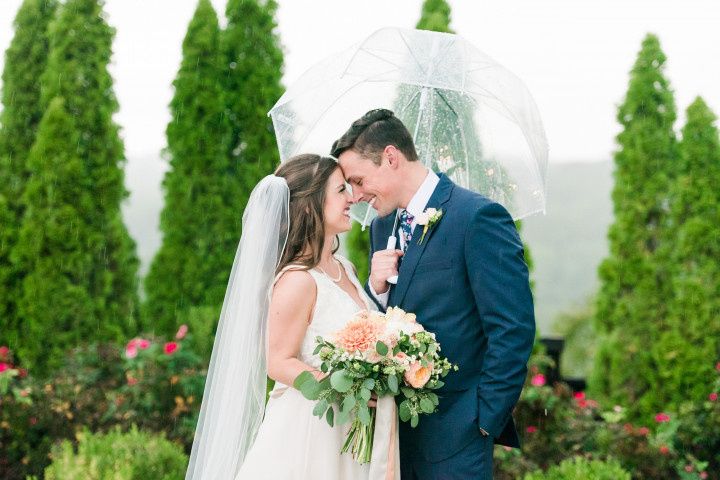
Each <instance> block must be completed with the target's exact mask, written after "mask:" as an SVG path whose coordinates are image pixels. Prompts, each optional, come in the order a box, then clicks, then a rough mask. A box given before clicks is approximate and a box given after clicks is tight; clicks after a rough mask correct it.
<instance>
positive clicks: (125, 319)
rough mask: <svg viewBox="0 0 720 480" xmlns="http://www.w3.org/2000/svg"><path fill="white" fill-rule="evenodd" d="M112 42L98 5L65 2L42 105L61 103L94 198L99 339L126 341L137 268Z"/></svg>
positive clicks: (55, 26)
mask: <svg viewBox="0 0 720 480" xmlns="http://www.w3.org/2000/svg"><path fill="white" fill-rule="evenodd" d="M113 36H114V29H113V28H111V27H110V26H109V25H108V24H107V23H106V21H105V14H104V12H103V2H102V0H68V1H67V2H66V3H65V4H64V5H63V6H62V7H61V8H60V11H59V13H58V17H57V19H56V21H54V22H53V23H52V24H51V26H50V56H49V59H48V65H47V69H46V70H45V72H44V74H43V75H42V77H41V100H42V103H43V105H49V104H50V103H51V101H52V100H53V99H54V98H55V97H58V96H59V97H62V98H64V100H65V109H66V111H67V112H68V114H69V115H70V116H71V117H73V119H74V122H75V126H76V128H77V130H78V144H77V154H78V155H79V156H80V158H82V159H83V161H84V162H85V172H86V173H87V177H86V178H84V179H83V182H82V184H83V185H84V186H85V187H86V188H87V189H88V190H89V192H90V194H91V196H92V198H93V200H94V207H93V210H92V212H91V213H90V214H89V219H88V221H89V223H90V225H92V228H93V231H94V232H95V233H97V235H94V236H93V237H92V242H91V243H89V244H88V245H86V249H87V251H88V252H90V253H91V255H92V258H93V267H92V269H91V270H90V272H89V273H88V275H89V278H90V283H91V293H92V298H93V300H94V303H95V310H94V312H95V320H96V322H97V323H98V325H99V327H98V330H97V335H96V337H95V339H97V340H110V339H120V338H124V337H126V336H128V335H135V334H136V333H137V329H138V325H137V324H136V321H135V310H136V307H137V302H138V296H137V283H138V282H137V270H138V264H139V262H138V259H137V255H136V252H135V242H134V241H133V240H132V239H131V238H130V235H129V234H128V232H127V229H126V228H125V225H124V224H123V219H122V213H121V210H120V204H121V202H122V201H123V200H124V199H125V198H126V197H127V195H128V192H127V191H126V190H125V186H124V171H123V168H124V165H125V157H124V152H123V145H122V141H121V140H120V137H119V134H118V126H117V125H116V124H115V123H114V121H113V119H112V116H113V114H114V113H115V112H116V111H117V109H118V104H117V100H116V98H115V95H114V93H113V89H112V78H111V76H110V73H109V72H108V70H107V66H108V63H109V62H110V57H111V54H112V39H113Z"/></svg>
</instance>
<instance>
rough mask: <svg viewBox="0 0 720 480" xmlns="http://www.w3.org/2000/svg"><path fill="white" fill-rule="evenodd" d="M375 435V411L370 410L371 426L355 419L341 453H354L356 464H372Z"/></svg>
mask: <svg viewBox="0 0 720 480" xmlns="http://www.w3.org/2000/svg"><path fill="white" fill-rule="evenodd" d="M374 435H375V409H374V408H371V409H370V424H369V425H365V424H364V423H362V422H361V421H360V419H358V418H357V417H355V420H353V422H352V424H351V425H350V430H349V431H348V434H347V437H345V444H344V445H343V448H342V450H341V453H347V452H348V451H350V452H352V456H353V459H355V461H356V462H358V463H360V464H363V463H370V459H371V457H372V447H373V438H374Z"/></svg>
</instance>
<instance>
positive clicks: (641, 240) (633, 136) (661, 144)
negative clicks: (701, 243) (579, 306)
mask: <svg viewBox="0 0 720 480" xmlns="http://www.w3.org/2000/svg"><path fill="white" fill-rule="evenodd" d="M665 61H666V57H665V54H664V53H663V52H662V50H661V48H660V42H659V40H658V38H657V37H656V36H654V35H648V36H647V37H646V38H645V39H644V41H643V43H642V48H641V50H640V53H639V54H638V57H637V60H636V62H635V65H634V66H633V68H632V71H631V73H630V82H629V88H628V92H627V96H626V97H625V100H624V102H623V103H622V105H620V107H619V109H618V114H617V119H618V121H619V122H620V124H621V125H622V127H623V130H622V132H621V133H620V134H619V135H618V137H617V142H618V145H619V149H618V150H617V152H616V153H615V173H614V176H615V186H614V189H613V192H612V198H613V204H614V213H615V221H614V223H613V224H612V225H611V227H610V230H609V233H608V237H609V242H610V253H609V256H608V258H606V259H605V260H604V261H603V262H602V264H601V265H600V268H599V276H600V282H601V286H600V291H599V295H598V300H597V312H596V330H597V331H598V333H599V335H601V336H602V339H601V343H600V345H599V348H598V352H597V356H596V362H595V369H594V373H593V376H592V378H591V389H592V390H593V391H594V392H595V394H596V395H599V396H602V397H607V398H609V399H610V400H612V401H613V402H616V403H620V404H623V405H627V406H628V408H629V414H630V416H631V417H634V418H636V419H642V420H646V421H647V420H648V419H650V418H651V415H652V414H653V413H655V412H657V411H660V409H662V408H664V405H663V404H662V399H661V395H658V392H657V391H658V388H659V387H660V385H661V384H660V381H661V377H660V375H662V373H661V372H659V371H658V368H659V365H660V358H661V357H662V356H665V355H667V354H668V352H662V351H659V349H658V348H657V347H658V346H659V345H660V342H659V340H660V338H661V337H662V335H663V334H664V332H665V331H666V330H667V321H666V308H665V305H666V303H667V299H668V292H667V287H668V285H669V281H668V275H667V267H666V266H664V265H662V263H661V262H659V257H658V248H659V246H660V242H661V239H662V238H663V233H662V232H663V229H664V228H666V227H667V223H668V210H669V198H668V190H669V187H670V185H671V184H672V181H673V178H674V176H675V173H674V172H675V170H676V168H677V165H676V163H677V145H676V143H677V142H676V138H675V133H674V131H673V123H674V121H675V118H676V113H675V101H674V99H673V93H672V91H671V89H670V86H669V82H668V80H667V79H666V78H665V75H664V67H665Z"/></svg>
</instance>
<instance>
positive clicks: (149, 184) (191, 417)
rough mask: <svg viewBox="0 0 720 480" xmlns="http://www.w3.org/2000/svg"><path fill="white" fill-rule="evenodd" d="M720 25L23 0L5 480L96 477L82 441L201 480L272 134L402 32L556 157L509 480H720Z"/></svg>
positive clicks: (605, 10)
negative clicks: (438, 43) (454, 58)
mask: <svg viewBox="0 0 720 480" xmlns="http://www.w3.org/2000/svg"><path fill="white" fill-rule="evenodd" d="M718 25H720V5H719V4H718V3H717V2H714V1H700V0H689V1H685V2H681V1H679V0H660V1H657V0H656V1H645V0H636V1H630V2H628V1H624V2H621V1H615V0H611V1H602V2H600V1H587V2H577V1H576V2H571V1H561V0H542V1H515V0H511V1H503V2H500V1H486V2H471V1H445V0H425V1H422V0H394V1H392V2H387V1H385V2H382V1H377V0H367V1H365V2H349V1H330V0H293V1H290V0H281V1H274V0H228V1H221V0H213V1H209V0H200V1H197V0H173V1H169V0H145V1H139V0H106V1H105V2H103V1H101V0H65V1H55V0H1V1H0V52H4V55H2V56H0V71H2V72H3V73H2V80H1V81H0V89H1V91H2V97H1V99H2V103H1V105H0V223H1V225H2V231H1V232H0V362H1V363H0V409H1V410H0V422H1V423H0V447H2V448H0V451H2V453H0V477H3V478H25V475H38V476H39V478H43V476H45V477H47V478H90V477H88V476H87V474H86V472H84V471H83V470H82V467H80V466H79V464H80V463H82V462H81V461H80V460H79V459H80V458H83V457H82V456H83V455H92V454H91V453H82V448H83V445H85V447H84V448H86V449H87V451H88V452H89V451H90V450H92V448H91V447H92V446H93V445H95V448H96V450H97V449H99V450H100V451H102V450H103V449H108V451H112V450H113V449H116V448H118V445H125V444H126V443H127V444H139V445H149V444H152V445H153V447H152V449H153V450H152V451H153V452H155V453H153V454H152V455H149V456H148V458H150V460H147V461H148V462H155V461H157V462H161V460H159V459H165V460H162V461H164V462H166V464H168V465H170V464H172V465H175V467H172V468H175V470H172V472H170V473H167V472H165V473H162V474H161V473H158V476H157V478H181V477H182V473H181V472H184V470H183V468H184V464H183V462H186V457H185V456H186V455H187V453H189V446H190V445H191V443H192V434H193V430H194V425H195V421H196V419H197V412H198V409H199V403H200V399H201V397H202V388H203V384H204V370H205V369H206V368H207V362H208V360H209V354H210V351H211V348H212V341H213V334H214V329H215V327H216V324H215V323H216V322H217V315H218V312H219V307H220V305H221V304H222V299H223V295H224V291H225V286H226V282H227V277H228V275H229V268H230V266H231V265H232V258H233V255H234V253H235V249H236V247H237V241H238V239H239V236H240V220H241V217H242V210H243V208H244V205H245V202H246V201H247V197H248V195H249V192H250V191H251V189H252V187H253V185H254V184H255V183H256V182H257V181H258V180H259V179H260V178H262V177H263V176H264V175H266V174H268V173H271V172H272V170H273V169H274V167H275V166H276V164H277V161H278V155H277V151H276V146H275V143H274V133H273V130H272V125H271V122H270V119H269V118H267V116H266V113H267V111H268V110H269V109H270V107H272V105H273V104H274V103H275V102H276V101H277V100H278V98H279V97H280V96H281V95H282V93H283V91H284V88H285V87H286V86H287V85H289V84H291V83H292V82H293V81H294V80H295V79H297V78H298V77H299V76H300V75H301V74H302V73H303V72H304V71H305V70H306V69H307V68H309V67H310V66H311V65H313V64H315V63H317V62H318V61H320V60H322V59H323V58H325V57H327V56H329V55H331V54H334V53H336V52H338V51H341V50H344V49H345V48H346V47H348V46H350V45H352V44H354V43H356V42H358V41H360V40H361V39H363V38H365V37H367V36H368V35H370V34H371V33H372V32H374V31H375V30H377V29H379V28H382V27H386V26H397V27H403V28H422V29H427V30H436V31H445V32H455V33H458V34H460V35H462V36H463V37H465V38H466V39H467V40H468V41H469V42H471V43H472V44H474V45H475V46H477V47H478V48H479V49H481V50H482V51H484V52H485V53H487V54H488V55H490V56H491V57H493V58H494V59H495V60H497V61H498V62H499V63H501V64H502V65H504V66H505V67H507V68H508V69H509V70H511V71H512V72H514V73H515V74H516V75H517V76H518V77H520V78H521V79H522V80H523V81H524V82H525V84H526V85H527V87H528V88H529V90H530V91H531V93H532V94H533V96H534V98H535V101H536V102H537V105H538V107H539V110H540V112H541V114H542V117H543V121H544V124H545V129H546V133H547V137H548V141H549V144H550V164H549V170H548V174H547V213H546V215H536V216H533V217H530V218H527V219H525V220H523V221H522V222H521V224H519V229H520V232H521V237H522V239H523V241H524V243H525V247H526V253H527V255H528V262H529V264H530V265H531V279H532V282H533V292H534V298H535V306H536V318H537V324H538V329H539V333H540V336H542V337H543V338H544V341H540V339H539V340H538V346H537V349H536V350H537V351H536V355H534V357H533V359H532V360H531V369H530V374H529V376H528V387H527V388H526V390H525V392H524V393H523V397H522V398H521V402H520V403H519V406H518V410H517V411H516V418H517V419H518V423H519V425H520V427H519V428H521V429H522V432H521V434H522V435H523V436H524V437H525V443H526V449H525V451H524V452H523V453H520V452H519V451H512V452H508V451H505V450H502V449H498V451H497V454H496V457H497V458H498V459H499V460H498V462H497V463H498V468H497V470H498V471H497V477H498V478H522V477H523V476H525V475H527V476H530V475H534V474H533V473H532V472H535V474H537V475H540V476H538V477H532V478H545V477H543V476H542V475H548V477H547V478H595V477H592V475H595V473H593V472H595V469H597V471H600V470H603V469H607V471H608V472H615V473H612V474H610V475H611V476H610V477H597V478H622V476H623V475H626V474H627V475H630V476H632V477H633V478H720V477H719V476H718V475H720V474H719V473H718V472H719V470H720V453H718V452H720V436H719V435H718V433H717V432H718V431H720V411H718V407H717V402H716V400H717V391H718V389H720V387H718V383H717V382H718V380H717V377H718V372H719V371H720V363H718V361H719V360H720V302H719V301H718V295H717V294H718V292H720V266H719V264H720V262H718V259H719V258H720V227H719V226H718V225H720V213H719V212H720V195H719V194H718V193H717V192H718V191H720V147H719V146H718V143H719V142H718V134H717V124H716V120H715V113H713V112H718V111H720V62H719V61H718V60H717V59H718V58H720V29H718V28H717V26H718ZM372 107H373V105H368V109H370V108H372ZM328 147H329V146H328ZM319 153H326V152H319ZM365 235H366V234H363V233H362V232H360V231H359V230H358V229H357V228H355V229H354V231H353V232H352V233H350V234H349V235H348V236H347V237H346V238H344V239H343V251H344V252H345V253H346V254H347V255H349V256H350V257H351V258H352V259H353V260H354V261H355V262H356V263H357V264H358V266H359V270H360V274H361V276H363V275H366V272H367V265H366V249H367V238H366V236H365ZM559 339H562V341H560V340H559ZM586 390H587V395H588V396H585V395H586V393H585V392H586ZM713 395H714V396H713ZM590 397H592V398H590ZM588 402H589V403H588ZM548 408H550V413H548ZM681 412H682V414H681ZM660 414H662V415H666V416H667V417H668V418H667V420H666V419H665V417H663V416H660V417H659V416H658V415H660ZM133 424H134V425H137V426H138V427H139V428H140V430H139V431H134V430H130V428H131V425H133ZM711 426H714V427H715V430H713V429H712V428H711ZM116 427H118V428H119V430H113V429H114V428H116ZM84 429H87V430H84ZM643 429H645V430H643ZM646 430H647V431H646ZM82 432H84V436H83V433H82ZM110 432H112V433H110ZM100 433H103V434H105V433H107V436H97V437H95V435H96V434H97V435H99V434H100ZM155 434H164V435H166V436H167V438H168V439H169V440H168V441H167V444H166V443H163V441H165V440H161V439H160V438H159V437H156V436H154V435H155ZM63 439H65V440H68V441H69V442H68V443H65V444H62V445H63V447H62V448H65V450H62V448H61V443H60V442H61V440H63ZM83 442H85V444H83ZM93 442H96V443H93ZM51 448H55V449H56V450H55V455H54V457H53V458H54V462H55V463H53V464H51V457H50V456H48V455H49V453H50V451H51ZM131 456H132V455H131ZM577 458H580V459H582V461H581V460H577ZM153 459H154V460H153ZM612 459H614V460H612ZM98 461H100V463H101V464H102V465H104V466H103V467H102V468H107V471H108V472H110V471H120V470H123V469H125V470H123V472H124V473H122V475H127V476H124V477H119V478H135V477H133V476H132V475H134V474H133V473H132V472H133V471H136V472H137V471H141V470H142V469H143V468H145V469H148V468H156V466H152V465H150V463H148V464H147V465H144V466H139V465H134V464H133V463H132V462H130V461H122V460H119V459H118V458H112V456H108V457H107V458H105V457H103V458H100V459H99V460H98ZM563 461H566V462H574V463H572V465H570V464H569V463H568V464H566V465H565V466H563V468H565V469H566V470H565V471H566V472H569V471H571V470H572V471H573V472H575V473H562V472H560V469H559V468H560V467H557V468H558V470H557V471H558V472H560V473H553V470H552V469H553V468H554V467H556V466H557V465H558V464H561V462H563ZM103 462H105V463H103ZM113 462H114V463H113ZM582 462H585V463H582ZM593 462H597V463H593ZM121 465H124V466H121ZM153 465H155V464H153ZM568 465H570V466H568ZM598 465H600V466H598ZM74 469H77V470H74ZM583 469H585V470H583ZM73 472H74V473H73ZM128 472H129V473H128ZM578 472H585V473H578ZM587 472H590V473H587ZM162 475H168V476H162ZM551 475H559V476H554V477H551ZM562 475H569V476H566V477H563V476H562ZM572 475H575V476H572ZM598 475H600V474H598ZM97 478H104V477H102V476H100V477H97ZM528 478H529V477H528Z"/></svg>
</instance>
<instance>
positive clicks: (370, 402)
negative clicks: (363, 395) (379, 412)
mask: <svg viewBox="0 0 720 480" xmlns="http://www.w3.org/2000/svg"><path fill="white" fill-rule="evenodd" d="M368 407H370V408H375V407H377V395H375V392H373V393H372V395H370V400H368Z"/></svg>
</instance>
